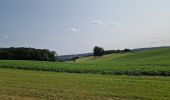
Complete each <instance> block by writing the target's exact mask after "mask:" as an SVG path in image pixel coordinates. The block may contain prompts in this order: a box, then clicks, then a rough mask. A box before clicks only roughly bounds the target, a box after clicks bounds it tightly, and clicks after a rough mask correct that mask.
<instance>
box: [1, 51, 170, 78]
mask: <svg viewBox="0 0 170 100" xmlns="http://www.w3.org/2000/svg"><path fill="white" fill-rule="evenodd" d="M0 67H5V68H16V69H27V70H38V71H53V72H68V73H93V74H109V75H151V76H153V75H157V76H170V48H159V49H151V50H143V51H133V52H130V53H116V54H110V55H105V56H103V57H93V56H91V57H83V58H79V59H78V60H77V61H76V62H71V61H69V62H48V61H28V60H0Z"/></svg>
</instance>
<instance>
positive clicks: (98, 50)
mask: <svg viewBox="0 0 170 100" xmlns="http://www.w3.org/2000/svg"><path fill="white" fill-rule="evenodd" d="M130 51H131V50H130V49H124V50H104V49H103V48H102V47H99V46H95V47H94V49H93V55H94V56H95V57H99V56H103V55H107V54H112V53H123V52H130Z"/></svg>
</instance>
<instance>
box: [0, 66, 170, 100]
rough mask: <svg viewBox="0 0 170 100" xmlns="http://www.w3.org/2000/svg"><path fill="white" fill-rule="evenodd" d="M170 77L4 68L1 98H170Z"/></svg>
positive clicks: (100, 99)
mask: <svg viewBox="0 0 170 100" xmlns="http://www.w3.org/2000/svg"><path fill="white" fill-rule="evenodd" d="M169 84H170V77H163V76H124V75H100V74H75V73H54V72H44V71H31V70H18V69H11V68H10V69H9V68H0V99H1V100H30V99H32V100H48V99H49V100H62V99H72V100H120V99H121V100H122V99H123V100H124V99H126V100H169V98H170V91H169V90H170V85H169Z"/></svg>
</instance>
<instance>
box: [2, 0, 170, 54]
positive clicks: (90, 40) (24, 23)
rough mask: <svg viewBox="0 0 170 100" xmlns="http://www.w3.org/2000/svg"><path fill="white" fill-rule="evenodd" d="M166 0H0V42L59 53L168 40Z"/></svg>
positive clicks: (169, 22)
mask: <svg viewBox="0 0 170 100" xmlns="http://www.w3.org/2000/svg"><path fill="white" fill-rule="evenodd" d="M169 5H170V0H0V47H34V48H47V49H50V50H55V51H56V52H57V53H58V54H59V55H63V54H73V53H85V52H92V49H93V47H94V46H95V45H98V46H101V47H103V48H104V49H123V48H131V49H132V48H141V47H154V46H167V45H170V6H169Z"/></svg>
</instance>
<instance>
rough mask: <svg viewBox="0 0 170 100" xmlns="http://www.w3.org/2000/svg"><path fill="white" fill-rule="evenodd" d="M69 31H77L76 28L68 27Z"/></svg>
mask: <svg viewBox="0 0 170 100" xmlns="http://www.w3.org/2000/svg"><path fill="white" fill-rule="evenodd" d="M68 30H69V31H70V32H73V33H76V32H77V29H76V28H69V29H68Z"/></svg>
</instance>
